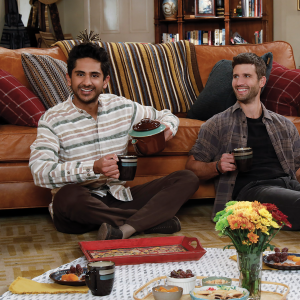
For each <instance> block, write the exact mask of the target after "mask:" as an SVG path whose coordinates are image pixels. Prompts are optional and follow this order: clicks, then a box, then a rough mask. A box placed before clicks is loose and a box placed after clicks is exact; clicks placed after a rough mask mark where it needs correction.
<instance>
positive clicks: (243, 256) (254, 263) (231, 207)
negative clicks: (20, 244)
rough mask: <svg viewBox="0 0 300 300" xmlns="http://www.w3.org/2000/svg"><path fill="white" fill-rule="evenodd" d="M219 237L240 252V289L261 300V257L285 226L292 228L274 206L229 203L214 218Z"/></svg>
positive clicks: (239, 202)
mask: <svg viewBox="0 0 300 300" xmlns="http://www.w3.org/2000/svg"><path fill="white" fill-rule="evenodd" d="M214 221H215V222H217V223H216V230H217V231H220V233H219V236H228V237H229V238H230V239H231V241H232V243H233V244H231V245H227V246H225V247H224V249H226V248H230V247H231V246H234V247H235V248H236V250H237V254H238V255H237V259H238V266H239V271H240V278H239V279H240V285H241V286H242V287H243V288H245V289H247V290H248V291H249V293H250V297H249V300H250V299H255V300H258V299H260V294H261V269H262V253H263V251H265V250H266V249H267V248H268V247H269V248H270V249H271V250H273V249H274V246H273V245H271V244H270V242H271V240H272V239H273V238H274V237H275V235H276V234H277V233H278V232H279V230H280V229H281V228H282V226H283V225H286V226H288V227H292V226H291V224H290V223H289V222H288V220H287V216H286V215H284V214H283V213H282V212H281V211H280V210H279V209H278V208H277V207H276V205H274V204H270V203H264V204H262V203H259V202H258V201H254V202H249V201H230V202H228V203H227V204H226V208H225V209H224V210H222V211H220V212H218V213H217V214H216V216H215V218H214Z"/></svg>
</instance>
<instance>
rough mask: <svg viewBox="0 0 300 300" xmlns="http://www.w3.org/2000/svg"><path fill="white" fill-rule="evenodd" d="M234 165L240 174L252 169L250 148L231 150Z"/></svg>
mask: <svg viewBox="0 0 300 300" xmlns="http://www.w3.org/2000/svg"><path fill="white" fill-rule="evenodd" d="M233 155H234V159H235V164H236V167H237V169H238V170H239V171H240V172H249V171H250V170H251V167H252V157H253V151H252V148H250V147H247V148H236V149H234V150H233Z"/></svg>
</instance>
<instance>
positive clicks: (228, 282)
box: [202, 276, 232, 286]
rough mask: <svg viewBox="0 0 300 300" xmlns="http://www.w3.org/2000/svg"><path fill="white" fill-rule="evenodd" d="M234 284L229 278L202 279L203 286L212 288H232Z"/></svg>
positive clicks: (211, 277) (212, 277) (213, 277)
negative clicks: (223, 286)
mask: <svg viewBox="0 0 300 300" xmlns="http://www.w3.org/2000/svg"><path fill="white" fill-rule="evenodd" d="M231 283H232V280H231V278H228V277H221V276H210V277H206V278H203V279H202V285H203V286H206V285H210V286H216V285H228V286H230V285H231Z"/></svg>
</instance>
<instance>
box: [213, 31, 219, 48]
mask: <svg viewBox="0 0 300 300" xmlns="http://www.w3.org/2000/svg"><path fill="white" fill-rule="evenodd" d="M214 45H215V46H220V30H219V29H215V42H214Z"/></svg>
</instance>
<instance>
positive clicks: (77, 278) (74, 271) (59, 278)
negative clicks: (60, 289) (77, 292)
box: [49, 264, 87, 286]
mask: <svg viewBox="0 0 300 300" xmlns="http://www.w3.org/2000/svg"><path fill="white" fill-rule="evenodd" d="M86 273H87V268H82V267H81V266H80V265H79V264H77V265H76V267H74V266H71V267H70V269H65V270H59V271H56V272H53V273H51V274H50V275H49V277H50V278H51V279H52V280H53V281H55V283H58V284H63V285H73V286H80V285H86V284H85V274H86Z"/></svg>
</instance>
